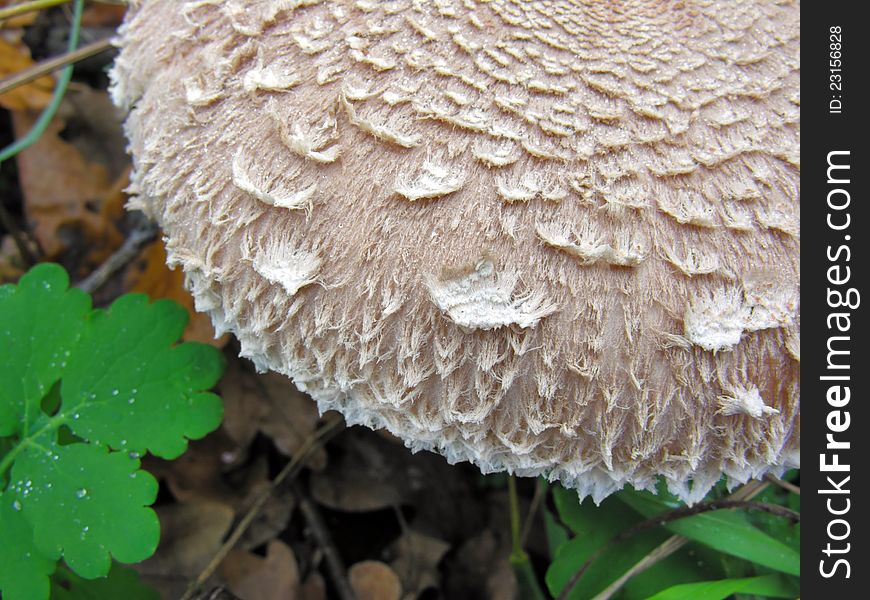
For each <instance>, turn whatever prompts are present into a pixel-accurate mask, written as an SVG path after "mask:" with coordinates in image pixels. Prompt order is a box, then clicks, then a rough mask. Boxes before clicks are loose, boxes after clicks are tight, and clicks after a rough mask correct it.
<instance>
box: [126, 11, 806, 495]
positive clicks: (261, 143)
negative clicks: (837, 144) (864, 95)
mask: <svg viewBox="0 0 870 600" xmlns="http://www.w3.org/2000/svg"><path fill="white" fill-rule="evenodd" d="M799 43H800V40H799V5H798V3H797V2H789V1H787V0H786V1H781V2H770V1H766V0H758V1H745V2H740V1H724V0H723V1H719V2H710V1H693V0H690V1H686V2H662V1H645V0H643V1H642V0H634V1H631V0H629V1H626V2H622V3H610V2H606V3H605V2H593V1H591V0H590V1H589V2H569V1H552V2H534V1H527V2H516V1H509V0H492V1H474V0H467V1H463V2H460V1H459V0H453V1H451V0H437V1H433V2H412V1H410V0H407V1H406V0H395V1H382V2H375V1H369V0H358V1H355V2H351V1H323V2H319V1H316V0H295V1H292V0H196V1H184V2H182V1H179V0H152V1H142V0H140V1H139V2H133V5H132V6H131V8H130V11H129V14H128V17H127V20H126V23H125V25H124V27H123V28H122V31H121V34H120V37H119V44H120V46H121V48H122V50H121V54H120V57H119V58H118V60H117V63H116V67H115V69H114V72H113V79H114V87H113V94H114V98H115V101H116V102H117V103H118V104H119V105H120V106H123V107H125V108H127V109H128V110H129V111H130V112H129V118H128V120H127V125H126V126H127V133H128V135H129V139H130V149H131V152H132V154H133V157H134V161H135V175H134V180H133V190H134V192H135V194H136V197H135V198H134V200H133V202H132V204H133V205H134V206H135V207H136V208H141V209H142V210H144V211H146V212H147V213H148V214H150V215H151V216H153V217H154V218H156V219H157V221H159V223H160V224H161V225H162V226H163V228H164V231H165V234H166V242H167V249H168V254H169V260H170V263H171V264H173V265H179V266H180V267H181V268H183V269H184V272H185V274H186V279H187V283H188V285H189V287H190V289H191V291H192V292H193V294H194V295H195V298H196V302H197V307H198V309H199V310H203V311H207V312H208V313H209V314H210V315H211V317H212V319H213V321H214V323H215V325H216V326H217V328H218V330H219V331H224V330H229V331H232V332H233V333H234V334H235V335H236V336H237V337H238V338H239V340H240V341H241V346H242V354H243V355H244V356H247V357H249V358H250V359H251V360H253V361H254V362H255V363H256V365H257V366H258V367H259V368H261V369H271V370H274V371H279V372H281V373H284V374H286V375H288V376H289V377H291V378H293V380H294V381H295V382H296V384H297V385H298V386H299V387H300V388H302V389H304V390H307V391H308V392H309V393H310V394H311V395H312V396H313V397H314V399H315V400H316V401H317V402H318V404H319V406H320V408H321V409H324V410H325V409H337V410H339V411H341V412H342V413H344V415H345V417H346V418H347V420H348V421H349V422H350V423H362V424H365V425H368V426H370V427H385V428H387V429H388V430H390V431H391V432H393V433H394V434H396V435H397V436H399V437H401V438H402V439H403V440H405V442H406V443H407V445H408V446H409V447H411V448H413V449H415V450H416V449H432V450H436V451H438V452H441V453H442V454H444V455H445V456H446V457H447V458H448V460H450V461H462V460H470V461H472V462H474V463H475V464H477V465H478V466H479V467H480V468H481V469H482V470H484V471H493V470H504V469H507V470H509V471H512V472H514V473H517V474H520V475H537V474H541V473H543V474H545V475H546V476H548V477H549V478H551V479H558V480H561V481H562V483H564V484H565V485H567V486H570V487H574V488H576V489H577V490H578V491H579V492H580V494H581V495H588V494H591V495H592V496H594V498H595V499H596V500H600V499H601V498H603V497H605V496H606V495H608V494H610V493H612V492H613V491H615V490H617V489H619V488H620V487H622V486H623V485H625V484H626V483H630V484H632V485H634V486H636V487H639V488H649V487H650V486H652V485H653V484H654V482H655V479H656V477H657V476H659V475H662V476H664V477H665V478H666V479H667V481H668V483H669V486H670V489H671V490H672V491H673V492H675V493H677V494H678V495H680V496H681V497H683V498H684V499H687V500H689V501H694V500H697V499H699V498H700V497H702V496H703V495H704V494H705V493H706V492H707V491H708V490H709V488H710V487H711V486H712V485H713V484H714V483H715V482H716V481H717V480H718V479H719V478H720V476H721V475H722V474H723V473H725V474H727V475H728V476H729V477H730V478H731V481H732V483H736V482H743V481H746V480H747V479H748V478H753V477H760V476H762V475H763V474H764V473H766V472H769V471H773V472H780V471H782V470H783V469H784V468H786V467H791V466H796V465H797V464H798V462H799V442H800V414H799V397H800V384H799V364H800V351H799V342H798V336H799V333H798V332H799V296H798V288H799V239H798V235H799V231H798V226H799V223H798V216H799V201H798V181H799V125H800V121H799V117H800V96H799V74H800V73H799V69H800V66H799Z"/></svg>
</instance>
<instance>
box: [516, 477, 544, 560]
mask: <svg viewBox="0 0 870 600" xmlns="http://www.w3.org/2000/svg"><path fill="white" fill-rule="evenodd" d="M546 489H547V484H546V482H545V481H544V480H543V479H541V478H538V479H536V480H535V493H534V495H532V503H531V504H530V505H529V512H528V514H526V520H525V521H524V522H523V532H522V534H521V535H520V543H521V544H522V546H523V548H525V547H526V542H527V541H528V539H529V534H530V533H531V531H532V523H534V522H535V515H536V514H537V513H538V508H539V507H540V506H541V500H543V499H544V491H545V490H546Z"/></svg>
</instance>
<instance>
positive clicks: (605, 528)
mask: <svg viewBox="0 0 870 600" xmlns="http://www.w3.org/2000/svg"><path fill="white" fill-rule="evenodd" d="M553 498H554V500H555V504H556V508H557V510H558V511H559V517H560V518H561V519H562V521H563V522H564V523H565V524H566V525H568V526H569V527H570V528H571V530H572V531H574V532H575V533H576V534H577V537H575V538H574V539H572V540H570V541H568V542H567V543H565V544H562V545H561V546H560V547H559V549H558V550H557V552H556V558H555V560H554V561H553V563H552V564H551V565H550V568H549V569H547V574H546V583H547V588H548V589H549V590H550V593H551V594H552V595H553V596H558V595H559V594H560V593H561V591H562V589H563V588H564V587H565V585H566V584H567V583H568V582H569V581H570V579H571V578H572V576H573V575H574V574H575V573H576V572H577V571H578V569H579V568H580V567H581V566H582V565H583V564H584V563H585V562H586V561H587V560H588V559H589V557H591V556H592V554H593V553H594V552H595V551H596V550H598V549H599V548H600V547H601V546H603V545H604V544H606V543H607V542H608V541H609V540H611V539H612V538H614V537H615V536H616V535H618V534H619V533H620V532H622V531H624V530H626V529H628V528H629V527H631V526H632V525H634V524H635V523H637V522H638V521H640V520H641V519H640V518H639V517H638V515H637V514H636V513H635V512H634V511H632V510H631V509H630V508H628V507H627V506H625V505H624V504H622V503H620V502H618V501H617V500H616V499H615V498H608V499H607V500H605V501H604V502H602V503H601V505H600V506H595V504H594V503H593V502H592V501H591V500H590V499H588V498H587V499H586V500H585V501H584V502H582V503H581V502H580V501H579V500H578V498H577V494H576V493H575V492H573V491H569V490H565V489H564V488H562V487H561V486H555V487H554V488H553ZM667 537H668V535H667V533H666V532H664V531H662V530H661V529H654V530H647V531H644V532H642V533H640V534H638V535H636V536H633V537H631V538H629V539H627V540H623V541H621V542H620V543H618V544H615V545H613V546H611V547H609V548H608V549H606V550H604V551H603V552H602V554H601V555H600V556H599V557H598V558H597V559H596V560H595V561H594V562H592V563H591V565H590V566H589V568H588V569H587V570H586V572H585V573H584V574H583V576H582V578H581V579H580V582H579V583H578V585H576V586H574V588H573V590H572V591H571V594H570V595H569V596H568V597H569V598H571V599H572V600H582V599H585V598H592V597H593V596H595V595H596V594H597V593H598V592H600V591H602V590H603V589H604V588H606V587H607V586H608V585H609V584H610V583H612V582H613V581H615V580H616V579H617V578H618V577H619V576H620V575H622V574H623V573H625V571H627V570H628V569H629V568H631V567H632V566H633V565H634V564H635V563H637V562H638V561H639V560H640V559H642V558H643V557H644V556H646V555H647V554H648V553H649V552H650V551H651V550H653V549H654V548H655V547H656V546H658V545H659V544H661V543H662V542H663V541H664V540H665V539H667Z"/></svg>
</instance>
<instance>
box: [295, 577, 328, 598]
mask: <svg viewBox="0 0 870 600" xmlns="http://www.w3.org/2000/svg"><path fill="white" fill-rule="evenodd" d="M299 600H326V582H325V581H324V580H323V576H322V575H320V573H318V572H317V571H314V572H313V573H311V574H310V575H309V576H308V579H306V580H305V582H304V583H303V584H302V587H300V588H299Z"/></svg>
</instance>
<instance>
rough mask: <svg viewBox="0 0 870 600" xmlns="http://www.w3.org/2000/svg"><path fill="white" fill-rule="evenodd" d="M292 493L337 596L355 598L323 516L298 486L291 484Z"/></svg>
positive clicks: (344, 599)
mask: <svg viewBox="0 0 870 600" xmlns="http://www.w3.org/2000/svg"><path fill="white" fill-rule="evenodd" d="M293 493H294V495H295V496H296V500H297V501H298V502H299V510H301V511H302V515H303V516H304V517H305V522H306V523H307V524H308V527H310V528H311V535H312V536H313V537H314V541H315V542H317V547H318V548H320V551H321V552H323V558H324V559H325V560H326V568H327V569H329V575H330V576H331V577H332V583H333V584H335V591H336V593H337V594H338V597H339V598H340V599H341V600H356V594H355V593H354V591H353V588H352V587H350V582H349V581H348V580H347V570H346V569H345V567H344V562H343V561H342V560H341V555H340V554H339V553H338V550H337V549H336V547H335V544H334V543H333V542H332V536H331V535H330V534H329V529H328V528H327V527H326V524H325V523H324V522H323V517H321V516H320V511H319V510H318V509H317V506H315V504H314V503H313V502H312V501H311V499H310V498H309V497H308V496H307V495H306V494H305V493H303V492H302V490H301V489H299V487H298V486H293Z"/></svg>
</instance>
